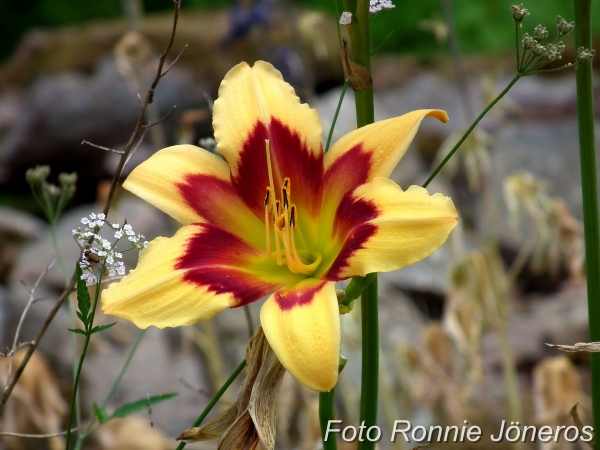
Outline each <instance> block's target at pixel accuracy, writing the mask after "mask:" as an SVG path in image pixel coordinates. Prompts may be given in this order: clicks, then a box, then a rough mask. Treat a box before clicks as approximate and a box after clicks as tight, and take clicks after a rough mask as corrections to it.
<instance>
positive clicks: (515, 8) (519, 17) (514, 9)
mask: <svg viewBox="0 0 600 450" xmlns="http://www.w3.org/2000/svg"><path fill="white" fill-rule="evenodd" d="M510 14H511V15H512V18H513V20H514V21H515V22H517V23H519V24H520V23H521V22H523V19H525V17H527V16H528V15H529V11H527V10H526V9H525V8H523V3H521V4H520V5H512V6H511V7H510Z"/></svg>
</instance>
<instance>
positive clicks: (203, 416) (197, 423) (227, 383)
mask: <svg viewBox="0 0 600 450" xmlns="http://www.w3.org/2000/svg"><path fill="white" fill-rule="evenodd" d="M244 367H246V360H243V361H242V362H241V363H240V365H239V366H237V368H236V369H235V370H234V371H233V373H232V374H231V375H230V376H229V378H227V381H225V384H223V386H221V389H219V391H218V392H217V393H216V394H215V396H214V397H213V398H212V399H211V401H210V403H209V404H208V405H206V408H204V411H202V414H200V416H199V417H198V418H197V419H196V421H195V422H194V425H192V426H193V427H197V426H200V424H201V423H202V421H203V420H204V419H206V416H208V413H209V412H210V411H211V409H213V407H214V406H215V405H216V404H217V402H218V401H219V399H220V398H221V397H222V396H223V394H224V393H225V391H226V390H227V388H228V387H229V386H230V385H231V383H233V380H235V379H236V378H237V376H238V375H239V374H240V372H241V371H242V370H244ZM185 446H186V443H185V442H180V443H179V445H178V446H177V449H176V450H182V449H183V448H184V447H185Z"/></svg>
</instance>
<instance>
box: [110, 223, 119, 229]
mask: <svg viewBox="0 0 600 450" xmlns="http://www.w3.org/2000/svg"><path fill="white" fill-rule="evenodd" d="M110 226H111V227H113V228H114V229H115V230H118V229H119V228H121V225H119V224H118V223H113V224H111V225H110Z"/></svg>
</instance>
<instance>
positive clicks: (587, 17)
mask: <svg viewBox="0 0 600 450" xmlns="http://www.w3.org/2000/svg"><path fill="white" fill-rule="evenodd" d="M575 22H576V24H577V26H576V27H575V46H576V47H577V48H579V47H585V48H587V49H590V48H591V47H592V33H591V23H592V21H591V0H575ZM576 73H577V117H578V120H579V150H580V155H581V187H582V190H583V225H584V235H585V261H586V272H587V291H588V314H589V325H590V340H591V341H594V342H597V341H600V277H599V276H598V274H600V235H599V234H600V220H599V214H598V175H597V173H596V167H597V165H596V148H595V142H596V141H595V137H594V95H593V93H594V91H593V87H592V64H591V62H587V63H583V64H579V65H578V66H577V72H576ZM591 369H592V375H591V379H592V411H593V419H594V420H593V423H594V430H596V433H598V432H599V431H600V353H592V354H591ZM597 440H598V439H597V438H596V441H597Z"/></svg>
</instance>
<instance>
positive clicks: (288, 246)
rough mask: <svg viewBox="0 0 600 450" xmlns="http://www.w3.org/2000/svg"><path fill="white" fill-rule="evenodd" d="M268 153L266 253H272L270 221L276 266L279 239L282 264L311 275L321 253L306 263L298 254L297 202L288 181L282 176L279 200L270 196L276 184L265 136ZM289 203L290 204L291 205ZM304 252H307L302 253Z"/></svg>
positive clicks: (268, 145)
mask: <svg viewBox="0 0 600 450" xmlns="http://www.w3.org/2000/svg"><path fill="white" fill-rule="evenodd" d="M265 147H266V154H267V170H268V174H269V186H267V193H266V195H265V229H266V231H265V238H266V252H267V256H268V257H269V258H272V253H271V233H270V227H271V222H272V225H273V231H274V235H275V257H276V259H277V265H279V266H282V265H283V264H284V261H283V258H282V254H281V244H280V242H279V241H280V240H281V241H282V242H283V251H284V254H285V264H287V266H288V268H289V269H290V271H291V272H293V273H302V274H306V275H308V274H311V273H312V272H314V271H315V270H316V268H317V267H318V265H319V264H320V263H321V255H319V254H317V257H316V259H315V261H314V262H313V263H311V264H305V263H304V262H303V261H302V259H300V256H299V254H298V250H297V248H296V240H295V236H294V235H295V231H296V227H297V226H298V211H297V208H296V205H293V204H292V203H291V193H290V187H291V181H290V179H289V177H285V178H284V180H283V184H282V185H281V200H277V199H273V198H272V197H271V195H272V194H273V193H274V192H275V183H274V181H273V169H272V167H271V149H270V142H269V140H268V139H265ZM290 205H291V206H290ZM305 253H306V252H305Z"/></svg>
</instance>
